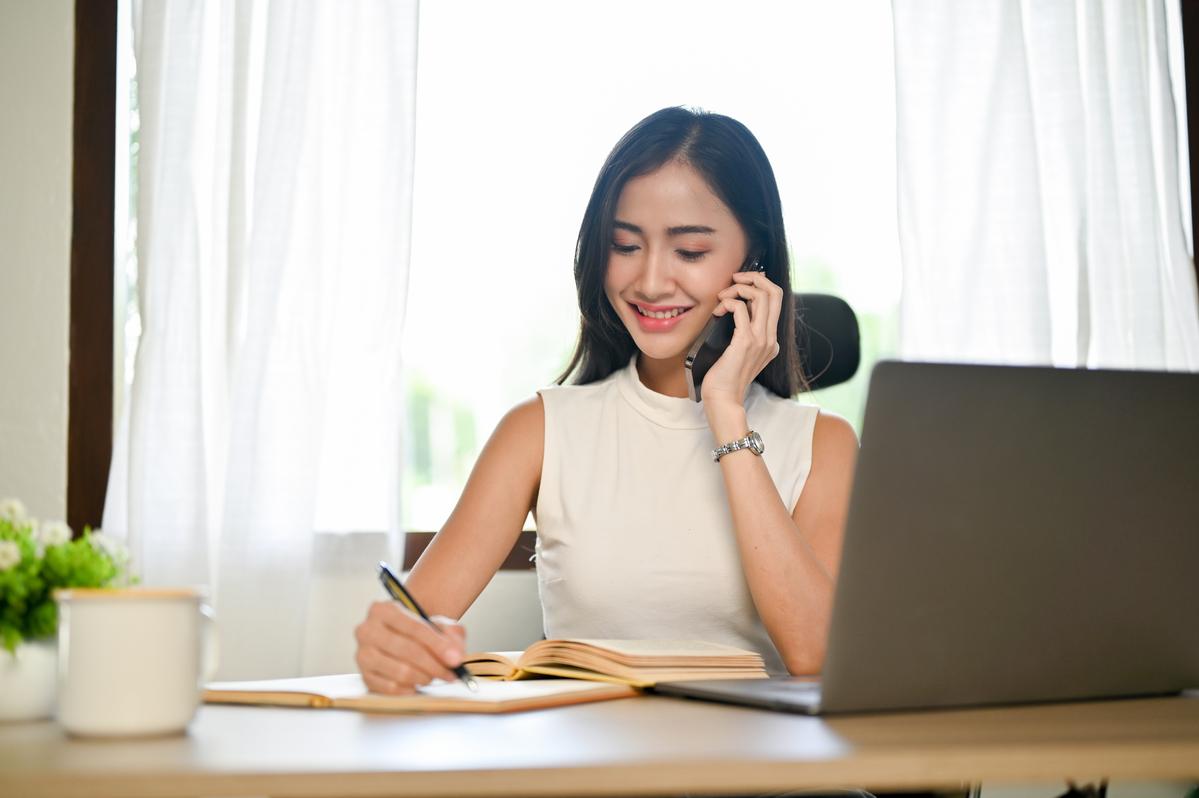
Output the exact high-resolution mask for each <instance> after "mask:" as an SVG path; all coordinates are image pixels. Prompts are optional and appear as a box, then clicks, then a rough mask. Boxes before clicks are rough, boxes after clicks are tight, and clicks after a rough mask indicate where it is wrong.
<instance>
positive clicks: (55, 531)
mask: <svg viewBox="0 0 1199 798" xmlns="http://www.w3.org/2000/svg"><path fill="white" fill-rule="evenodd" d="M37 542H38V543H40V544H42V545H43V546H61V545H62V544H64V543H70V542H71V528H70V527H69V526H67V525H66V524H64V523H63V522H62V521H50V522H49V523H47V524H46V525H45V526H44V527H42V529H41V531H40V532H38V534H37Z"/></svg>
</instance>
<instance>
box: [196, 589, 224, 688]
mask: <svg viewBox="0 0 1199 798" xmlns="http://www.w3.org/2000/svg"><path fill="white" fill-rule="evenodd" d="M200 614H201V615H203V616H204V621H203V624H204V648H203V650H204V654H203V656H202V659H201V660H200V663H201V665H200V682H201V683H202V684H206V683H208V682H211V681H212V680H213V679H215V678H216V669H217V665H219V664H220V661H221V636H220V633H219V632H218V631H217V627H216V613H214V612H213V611H212V607H210V606H208V605H207V604H201V605H200Z"/></svg>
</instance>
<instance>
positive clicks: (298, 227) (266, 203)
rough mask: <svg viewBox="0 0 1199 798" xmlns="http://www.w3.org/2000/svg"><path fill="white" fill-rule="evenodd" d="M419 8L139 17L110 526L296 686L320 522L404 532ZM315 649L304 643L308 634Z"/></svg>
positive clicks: (142, 13) (387, 2) (159, 1)
mask: <svg viewBox="0 0 1199 798" xmlns="http://www.w3.org/2000/svg"><path fill="white" fill-rule="evenodd" d="M416 10H417V4H416V2H415V0H409V1H407V2H403V1H400V2H396V1H394V0H363V2H356V3H353V4H343V3H338V2H334V0H304V1H301V0H291V1H290V2H288V1H287V0H272V1H271V2H269V3H267V2H265V0H209V1H208V2H204V1H203V0H192V1H190V2H187V1H184V0H177V1H176V0H154V1H151V0H145V2H141V3H136V2H135V6H134V19H135V47H136V51H137V65H138V83H139V100H140V114H141V132H140V146H141V151H140V154H139V160H140V165H139V176H138V186H139V194H140V197H139V200H140V201H139V208H138V212H139V243H138V249H139V263H140V278H139V279H140V283H141V284H140V286H139V289H140V292H141V293H140V295H139V296H140V301H141V310H142V316H143V333H142V339H141V342H140V344H139V348H138V353H137V360H136V369H135V379H134V382H133V387H132V391H131V394H132V395H131V398H130V401H129V402H128V403H127V404H126V411H125V415H124V417H123V418H122V421H121V424H120V428H119V431H118V441H117V446H116V456H114V461H113V467H112V472H111V475H110V479H109V495H108V501H107V503H106V508H105V518H104V526H105V528H106V529H107V530H108V531H110V532H112V533H114V534H118V535H123V536H125V537H126V539H127V542H128V543H129V544H130V546H131V548H132V549H133V551H134V554H135V558H136V561H137V562H139V563H140V565H141V573H142V578H143V580H144V581H145V583H146V584H150V585H155V584H208V585H210V587H211V589H212V591H213V598H214V604H215V607H216V610H217V613H218V616H219V626H220V630H221V636H222V662H221V669H220V672H219V676H220V678H227V679H241V678H270V677H281V676H289V675H298V674H299V672H300V670H301V660H302V659H303V657H304V653H303V652H304V650H305V645H306V644H305V641H304V639H303V638H304V633H305V628H306V623H305V610H306V608H307V607H308V605H309V602H308V597H309V588H310V573H311V565H312V562H311V558H312V549H313V535H314V533H316V532H348V531H384V532H388V533H390V534H392V535H393V539H394V536H396V535H398V533H399V528H398V517H399V513H398V486H399V457H400V454H399V451H400V449H399V447H400V429H399V421H400V418H401V410H402V393H401V383H400V332H401V329H402V323H403V310H404V301H405V294H406V290H407V259H408V243H409V227H410V218H411V184H412V155H413V123H414V111H415V68H416V23H417V18H416ZM309 643H311V641H309Z"/></svg>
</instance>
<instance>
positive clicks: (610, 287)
mask: <svg viewBox="0 0 1199 798" xmlns="http://www.w3.org/2000/svg"><path fill="white" fill-rule="evenodd" d="M622 267H623V268H622ZM629 280H630V275H629V269H628V267H627V266H626V265H625V264H623V263H621V262H620V260H619V259H617V258H610V259H609V260H608V270H607V271H606V272H605V273H604V292H605V293H606V294H607V295H608V297H609V298H610V299H612V300H613V301H616V298H617V296H618V295H619V294H620V292H621V291H623V290H624V289H625V287H626V286H628V284H629Z"/></svg>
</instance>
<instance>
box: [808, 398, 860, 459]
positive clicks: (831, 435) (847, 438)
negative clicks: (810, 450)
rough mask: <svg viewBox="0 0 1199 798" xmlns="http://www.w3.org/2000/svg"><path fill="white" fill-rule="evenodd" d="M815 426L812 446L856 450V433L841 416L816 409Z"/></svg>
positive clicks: (822, 409)
mask: <svg viewBox="0 0 1199 798" xmlns="http://www.w3.org/2000/svg"><path fill="white" fill-rule="evenodd" d="M817 410H818V411H819V412H818V413H817V414H816V424H815V426H814V428H813V433H812V434H813V438H814V441H813V446H815V447H820V446H825V447H831V448H836V449H849V448H852V449H853V450H854V451H855V452H856V451H857V449H858V433H857V431H856V430H854V428H853V425H852V424H850V423H849V422H848V421H846V420H845V418H844V417H843V416H839V415H837V414H836V413H833V412H831V411H828V410H825V409H824V408H817Z"/></svg>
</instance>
